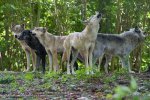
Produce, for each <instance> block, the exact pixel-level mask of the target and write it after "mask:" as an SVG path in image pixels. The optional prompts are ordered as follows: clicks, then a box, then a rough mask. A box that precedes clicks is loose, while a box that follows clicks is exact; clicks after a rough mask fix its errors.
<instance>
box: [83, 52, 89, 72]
mask: <svg viewBox="0 0 150 100" xmlns="http://www.w3.org/2000/svg"><path fill="white" fill-rule="evenodd" d="M84 58H85V67H86V74H89V70H90V69H89V64H88V50H85V51H84Z"/></svg>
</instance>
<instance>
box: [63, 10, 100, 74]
mask: <svg viewBox="0 0 150 100" xmlns="http://www.w3.org/2000/svg"><path fill="white" fill-rule="evenodd" d="M101 17H102V15H101V13H99V12H97V13H96V14H95V15H93V16H91V18H90V19H89V20H87V21H85V24H86V27H85V29H84V30H83V31H82V32H74V33H71V34H69V35H68V36H67V38H66V39H65V41H64V48H65V52H66V54H67V74H71V73H72V74H75V72H74V68H73V66H74V62H75V61H76V58H77V56H78V53H79V52H81V51H84V52H83V55H84V57H85V66H86V73H87V74H89V73H93V71H90V70H92V52H93V49H94V46H95V40H96V38H97V33H98V30H99V22H100V20H101ZM72 48H74V53H73V59H72V62H71V64H70V55H71V51H72V50H71V49H72ZM89 65H90V66H89ZM70 66H71V70H70Z"/></svg>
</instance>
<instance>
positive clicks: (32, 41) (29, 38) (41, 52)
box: [18, 30, 47, 73]
mask: <svg viewBox="0 0 150 100" xmlns="http://www.w3.org/2000/svg"><path fill="white" fill-rule="evenodd" d="M18 39H19V40H24V41H25V42H26V43H27V45H28V46H29V47H30V48H32V49H33V50H34V51H35V53H36V55H37V62H38V63H37V65H36V66H37V67H39V65H40V61H41V60H42V68H43V73H45V62H46V55H47V53H46V50H45V48H44V47H43V45H42V44H41V43H40V42H39V40H38V38H37V37H35V36H34V35H32V32H31V31H30V30H24V31H23V32H22V33H21V34H20V36H19V37H18Z"/></svg>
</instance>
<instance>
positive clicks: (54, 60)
mask: <svg viewBox="0 0 150 100" xmlns="http://www.w3.org/2000/svg"><path fill="white" fill-rule="evenodd" d="M52 57H53V58H52V59H53V69H54V72H57V71H58V70H59V66H58V58H57V50H52Z"/></svg>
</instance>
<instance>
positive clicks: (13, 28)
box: [11, 24, 36, 71]
mask: <svg viewBox="0 0 150 100" xmlns="http://www.w3.org/2000/svg"><path fill="white" fill-rule="evenodd" d="M24 29H25V25H24V24H21V25H15V24H12V25H11V31H12V32H13V34H14V37H15V38H16V39H17V38H18V37H19V36H20V34H21V32H22V31H23V30H24ZM17 40H18V39H17ZM18 42H19V43H20V45H21V46H22V49H23V50H24V51H25V53H26V57H27V69H24V71H29V70H30V55H32V64H33V71H35V69H36V66H35V63H36V55H35V52H34V50H33V49H31V48H30V47H29V46H28V45H27V44H26V42H25V41H24V40H18Z"/></svg>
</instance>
